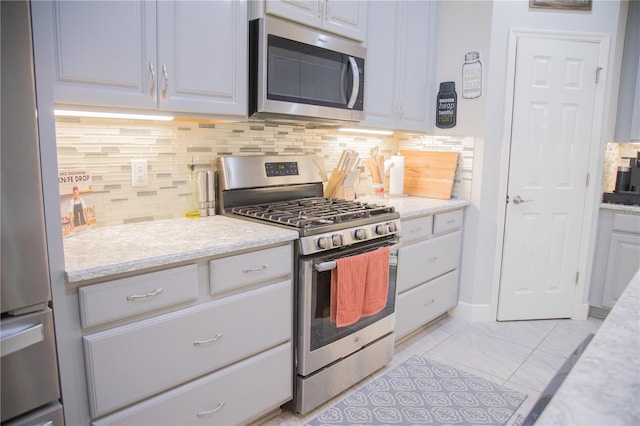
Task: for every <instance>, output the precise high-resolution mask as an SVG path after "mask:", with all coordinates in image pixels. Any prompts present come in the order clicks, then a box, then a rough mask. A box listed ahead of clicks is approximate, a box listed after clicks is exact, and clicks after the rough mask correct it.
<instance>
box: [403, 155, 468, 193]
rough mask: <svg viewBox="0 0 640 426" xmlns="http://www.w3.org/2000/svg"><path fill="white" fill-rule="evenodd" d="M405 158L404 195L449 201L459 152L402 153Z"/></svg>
mask: <svg viewBox="0 0 640 426" xmlns="http://www.w3.org/2000/svg"><path fill="white" fill-rule="evenodd" d="M400 154H401V155H402V156H403V157H404V193H405V194H406V195H415V196H418V197H428V198H438V199H442V200H448V199H449V198H451V192H452V190H453V179H454V177H455V175H456V166H457V164H458V153H457V152H439V151H400Z"/></svg>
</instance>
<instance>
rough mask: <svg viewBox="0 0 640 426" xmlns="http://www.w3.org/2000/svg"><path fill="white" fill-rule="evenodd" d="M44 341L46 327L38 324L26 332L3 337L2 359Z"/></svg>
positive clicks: (0, 351)
mask: <svg viewBox="0 0 640 426" xmlns="http://www.w3.org/2000/svg"><path fill="white" fill-rule="evenodd" d="M7 334H8V333H7ZM43 340H44V327H43V325H42V324H36V325H34V326H32V327H29V328H27V329H24V330H20V331H19V332H17V333H14V334H11V335H10V336H7V337H5V336H2V341H1V343H0V354H1V356H2V357H5V356H6V355H9V354H12V353H14V352H17V351H19V350H21V349H24V348H26V347H28V346H32V345H35V344H36V343H39V342H42V341H43Z"/></svg>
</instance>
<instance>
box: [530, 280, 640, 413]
mask: <svg viewBox="0 0 640 426" xmlns="http://www.w3.org/2000/svg"><path fill="white" fill-rule="evenodd" d="M638 424H640V271H638V272H637V273H636V275H635V276H634V277H633V278H632V279H631V282H630V283H629V285H627V288H626V289H625V291H624V293H622V295H621V296H620V298H619V299H618V301H617V302H616V304H615V305H614V306H613V309H612V310H611V312H609V315H608V316H607V318H606V319H605V320H604V322H603V323H602V325H601V326H600V328H599V329H598V332H597V333H596V335H595V336H594V338H593V340H591V342H590V343H589V345H588V346H587V348H586V349H585V351H584V352H583V354H582V356H581V357H580V358H579V359H578V362H577V363H576V364H575V365H574V367H573V369H572V370H571V372H570V373H569V375H568V376H567V378H566V379H565V381H564V382H563V383H562V385H561V386H560V388H559V389H558V391H557V393H556V394H555V395H554V397H553V398H552V399H551V401H550V402H549V405H547V407H546V408H545V409H544V411H543V412H542V415H541V416H540V418H539V419H538V421H537V422H536V425H554V426H555V425H607V426H608V425H638Z"/></svg>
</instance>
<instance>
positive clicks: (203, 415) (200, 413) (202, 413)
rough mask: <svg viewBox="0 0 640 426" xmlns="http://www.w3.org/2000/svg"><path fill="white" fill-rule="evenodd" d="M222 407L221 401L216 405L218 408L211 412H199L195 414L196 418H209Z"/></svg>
mask: <svg viewBox="0 0 640 426" xmlns="http://www.w3.org/2000/svg"><path fill="white" fill-rule="evenodd" d="M223 406H224V401H222V402H221V403H220V404H218V406H217V407H216V408H214V409H213V410H206V411H200V412H199V413H197V414H196V416H198V417H206V416H210V415H211V414H213V413H215V412H216V411H218V410H219V409H221V408H222V407H223Z"/></svg>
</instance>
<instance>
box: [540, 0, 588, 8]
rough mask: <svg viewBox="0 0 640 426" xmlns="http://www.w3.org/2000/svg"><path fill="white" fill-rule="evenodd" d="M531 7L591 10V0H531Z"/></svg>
mask: <svg viewBox="0 0 640 426" xmlns="http://www.w3.org/2000/svg"><path fill="white" fill-rule="evenodd" d="M529 8H531V9H562V10H591V0H529Z"/></svg>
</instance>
